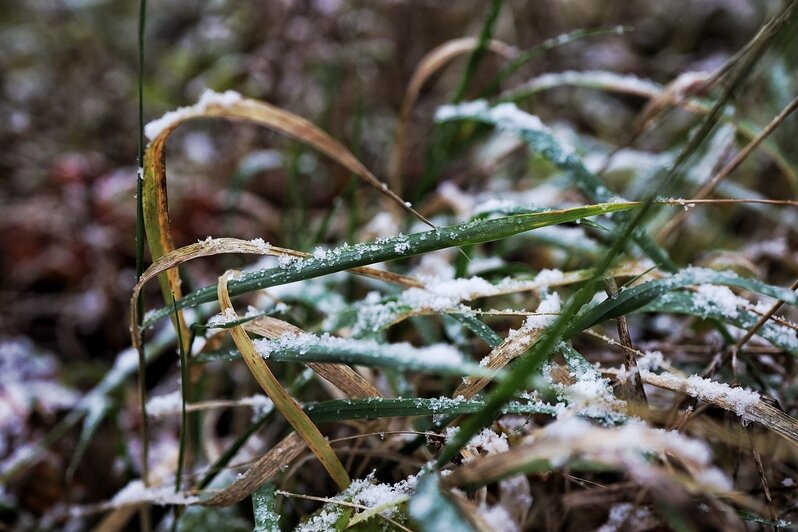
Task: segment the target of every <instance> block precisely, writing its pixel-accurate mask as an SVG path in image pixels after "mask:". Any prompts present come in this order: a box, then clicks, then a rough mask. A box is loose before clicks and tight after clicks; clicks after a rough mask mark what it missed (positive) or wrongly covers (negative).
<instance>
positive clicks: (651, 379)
mask: <svg viewBox="0 0 798 532" xmlns="http://www.w3.org/2000/svg"><path fill="white" fill-rule="evenodd" d="M640 376H641V377H642V379H643V382H644V383H646V384H651V385H653V386H656V387H658V388H662V389H665V390H670V391H672V392H678V393H683V394H686V395H689V396H690V397H694V398H696V399H699V400H701V401H704V402H708V403H711V404H713V405H715V406H718V407H720V408H723V409H724V410H728V411H730V412H735V413H737V412H739V410H740V407H739V405H738V404H737V403H735V402H734V400H733V398H731V397H729V396H728V395H726V394H723V393H720V394H717V395H716V396H715V397H707V396H706V395H701V396H699V395H698V394H696V393H695V392H694V391H693V387H692V386H690V385H689V383H688V381H687V379H686V378H684V377H681V376H679V375H676V374H674V373H670V372H667V373H663V374H660V375H657V374H655V373H652V372H650V371H641V372H640ZM744 417H745V419H746V420H749V421H753V422H755V423H758V424H760V425H762V426H763V427H766V428H768V429H770V430H771V431H773V432H775V433H776V434H778V435H779V436H781V437H782V438H784V439H786V440H787V441H789V442H790V443H791V444H793V445H796V446H798V420H797V419H795V418H794V417H792V416H790V415H788V414H785V413H784V412H782V411H781V410H778V409H777V408H774V407H773V406H770V405H769V404H767V403H765V402H764V401H762V400H759V401H756V402H755V403H752V404H750V405H748V406H746V408H745V412H744Z"/></svg>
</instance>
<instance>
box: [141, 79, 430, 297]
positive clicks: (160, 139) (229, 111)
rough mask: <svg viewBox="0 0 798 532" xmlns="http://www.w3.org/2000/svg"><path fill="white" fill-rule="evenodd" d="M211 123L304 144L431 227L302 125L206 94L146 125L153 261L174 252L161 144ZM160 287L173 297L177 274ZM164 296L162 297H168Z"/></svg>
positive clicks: (328, 140)
mask: <svg viewBox="0 0 798 532" xmlns="http://www.w3.org/2000/svg"><path fill="white" fill-rule="evenodd" d="M212 117H216V118H225V119H230V120H240V121H245V122H251V123H254V124H258V125H262V126H265V127H268V128H270V129H273V130H275V131H278V132H280V133H282V134H285V135H288V136H290V137H293V138H295V139H297V140H299V141H301V142H304V143H306V144H309V145H310V146H312V147H314V148H316V149H317V150H319V151H321V152H322V153H324V154H325V155H328V156H329V157H331V158H332V159H334V160H335V161H337V162H338V163H340V164H341V165H342V166H344V167H345V168H347V170H349V171H351V172H352V173H353V174H355V175H357V176H359V177H360V178H362V179H363V180H364V181H366V182H367V183H369V184H371V185H372V186H374V187H375V188H377V190H379V191H380V192H381V193H382V194H385V195H386V196H388V197H389V198H390V199H391V200H392V201H393V202H395V203H396V204H397V205H399V206H400V207H401V208H402V209H404V210H406V211H408V212H410V213H411V214H413V215H414V216H416V217H417V218H418V219H420V220H422V221H424V222H425V223H427V224H428V225H430V227H434V226H433V225H432V224H431V223H430V222H429V220H427V219H426V218H424V217H423V216H421V215H420V214H419V213H418V212H416V211H415V210H414V209H413V208H412V207H410V206H409V205H407V204H405V202H404V201H403V200H402V199H401V198H400V197H399V196H397V195H396V194H395V193H393V192H392V191H391V190H390V189H389V188H388V187H387V185H385V184H384V183H382V182H380V181H379V180H378V179H377V178H376V177H375V176H374V174H372V173H371V172H370V171H369V170H368V169H367V168H366V167H365V166H364V165H363V164H362V163H361V162H360V161H359V160H358V159H357V158H356V157H355V156H354V155H353V154H352V153H351V152H350V151H349V150H347V149H346V148H345V147H344V146H343V145H341V144H340V143H339V142H338V141H336V140H335V139H333V138H332V137H331V136H330V135H328V134H327V133H325V132H323V131H322V130H321V129H319V128H317V127H316V126H314V125H313V124H311V123H310V122H308V121H307V120H305V119H303V118H300V117H298V116H296V115H294V114H292V113H289V112H287V111H284V110H282V109H280V108H277V107H274V106H272V105H269V104H267V103H265V102H259V101H257V100H251V99H247V98H242V97H241V96H240V95H239V94H238V93H235V92H233V91H228V92H226V93H224V94H216V93H213V92H212V91H210V92H206V93H205V95H203V97H202V98H201V99H200V101H199V102H198V103H197V104H195V105H193V106H189V107H184V108H181V109H179V110H177V111H173V112H172V113H168V114H167V115H165V116H164V117H163V118H161V119H159V120H157V121H155V122H151V123H150V124H148V125H147V128H148V129H147V131H146V133H147V136H148V137H150V138H151V139H152V140H151V142H150V144H149V146H148V147H147V152H146V154H145V164H144V189H143V201H144V213H145V225H146V227H147V235H148V240H149V244H150V251H151V253H152V256H153V259H154V260H157V259H159V258H160V257H162V256H163V255H164V254H166V253H168V252H169V251H171V250H172V249H174V244H173V243H172V231H171V222H170V220H169V209H168V204H167V201H166V172H165V147H166V140H167V139H168V138H169V135H170V134H171V132H172V131H174V129H175V128H176V127H177V126H179V125H180V124H182V123H183V122H185V121H187V120H192V119H197V118H212ZM161 283H162V287H164V286H166V285H168V286H169V287H170V288H171V290H173V291H174V292H175V294H177V295H178V296H179V294H180V292H179V286H178V285H179V278H178V276H177V272H172V273H167V279H163V280H162V281H161ZM165 294H166V295H168V292H165ZM167 300H168V297H167Z"/></svg>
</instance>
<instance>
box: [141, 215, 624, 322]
mask: <svg viewBox="0 0 798 532" xmlns="http://www.w3.org/2000/svg"><path fill="white" fill-rule="evenodd" d="M639 206H640V204H639V203H636V202H611V203H599V204H596V205H586V206H583V207H574V208H570V209H560V210H550V211H546V212H539V213H533V214H521V215H516V216H506V217H502V218H495V219H492V220H474V221H472V222H467V223H463V224H458V225H452V226H449V227H442V228H438V229H433V230H431V231H423V232H420V233H413V234H410V235H400V236H396V237H392V238H385V239H380V240H377V241H373V242H367V243H362V244H355V245H343V246H340V247H337V248H334V249H331V250H328V251H326V252H325V253H324V254H323V255H322V256H319V257H309V258H306V259H298V260H295V261H290V262H287V263H285V264H283V265H281V266H278V267H276V268H267V269H264V270H259V271H256V272H248V273H243V274H241V275H240V276H239V277H238V278H237V279H235V280H231V281H230V287H229V290H230V295H231V296H238V295H241V294H245V293H248V292H252V291H254V290H259V289H262V288H269V287H272V286H278V285H282V284H288V283H292V282H295V281H301V280H305V279H312V278H315V277H320V276H322V275H329V274H331V273H336V272H340V271H344V270H349V269H353V268H357V267H359V266H365V265H368V264H377V263H380V262H385V261H389V260H395V259H398V258H403V257H411V256H414V255H421V254H424V253H429V252H431V251H436V250H439V249H445V248H450V247H458V246H465V245H468V244H478V243H483V242H492V241H495V240H501V239H504V238H508V237H511V236H513V235H517V234H519V233H523V232H526V231H532V230H534V229H537V228H539V227H546V226H550V225H556V224H561V223H566V222H573V221H575V220H579V219H582V218H587V217H592V216H599V215H603V214H609V213H612V212H617V211H625V210H631V209H635V208H638V207H639ZM215 299H216V286H215V285H214V286H208V287H205V288H201V289H199V290H196V291H194V292H192V293H190V294H187V295H186V296H185V297H183V298H181V299H179V300H178V301H177V307H178V309H186V308H192V307H195V306H197V305H200V304H202V303H207V302H209V301H214V300H215ZM171 313H172V309H171V307H164V308H161V309H159V310H157V311H154V312H151V313H149V314H148V317H147V319H146V320H145V322H144V326H149V325H151V324H152V323H154V322H156V321H157V320H160V319H162V318H165V317H166V316H168V315H169V314H171Z"/></svg>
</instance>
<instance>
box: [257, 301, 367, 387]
mask: <svg viewBox="0 0 798 532" xmlns="http://www.w3.org/2000/svg"><path fill="white" fill-rule="evenodd" d="M243 327H244V329H246V330H247V331H249V332H251V333H254V334H259V335H261V336H263V337H265V338H270V339H272V340H274V339H276V338H279V337H281V336H282V335H284V334H286V333H289V334H299V333H301V332H303V331H302V329H300V328H299V327H296V326H294V325H291V324H290V323H288V322H285V321H283V320H278V319H277V318H272V317H270V316H264V317H262V318H258V319H256V320H252V321H250V322H247V323H245V324H243ZM308 367H309V368H311V369H312V370H313V371H315V372H316V373H318V374H319V375H320V376H322V377H324V378H325V379H327V380H328V381H329V382H330V383H331V384H332V385H333V386H335V387H336V388H338V389H339V390H341V391H342V392H344V393H345V394H346V395H347V396H348V397H353V398H365V397H382V394H381V393H380V392H379V390H377V388H375V387H374V385H373V384H371V383H370V382H369V381H367V380H366V379H365V378H364V377H363V376H362V375H361V374H360V373H358V372H356V371H355V370H353V369H352V368H350V367H349V366H347V365H346V364H319V363H316V362H311V363H309V364H308Z"/></svg>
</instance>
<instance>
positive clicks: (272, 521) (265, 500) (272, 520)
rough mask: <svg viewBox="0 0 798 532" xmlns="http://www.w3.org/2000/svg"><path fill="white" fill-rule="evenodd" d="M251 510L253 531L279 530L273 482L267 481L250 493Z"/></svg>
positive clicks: (272, 531)
mask: <svg viewBox="0 0 798 532" xmlns="http://www.w3.org/2000/svg"><path fill="white" fill-rule="evenodd" d="M252 512H253V513H254V514H255V528H254V529H253V530H254V532H280V515H279V514H278V513H277V506H276V499H275V496H274V484H271V483H269V482H267V483H266V484H264V485H262V486H261V487H260V488H258V490H257V491H256V492H255V493H253V494H252Z"/></svg>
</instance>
